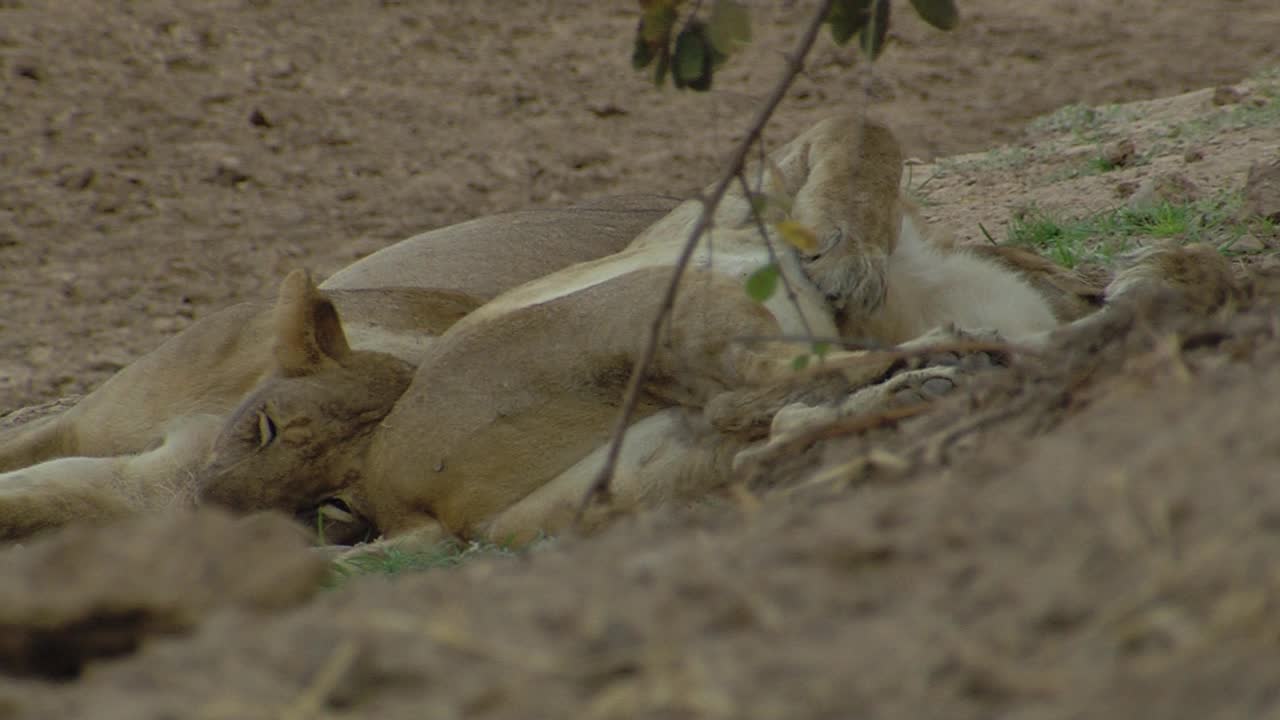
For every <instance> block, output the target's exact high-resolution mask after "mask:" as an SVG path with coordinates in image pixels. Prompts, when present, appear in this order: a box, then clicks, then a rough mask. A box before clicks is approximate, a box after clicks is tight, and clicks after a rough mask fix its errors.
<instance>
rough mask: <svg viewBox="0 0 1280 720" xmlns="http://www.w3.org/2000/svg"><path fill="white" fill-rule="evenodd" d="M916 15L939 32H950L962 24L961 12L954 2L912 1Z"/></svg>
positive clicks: (944, 0)
mask: <svg viewBox="0 0 1280 720" xmlns="http://www.w3.org/2000/svg"><path fill="white" fill-rule="evenodd" d="M911 5H912V6H913V7H914V8H915V9H916V14H918V15H919V16H920V18H921V19H922V20H924V21H925V22H927V23H929V24H930V25H932V26H934V27H936V28H938V29H939V30H950V29H952V28H954V27H955V26H956V25H959V24H960V11H959V10H957V9H956V4H955V3H954V2H953V1H952V0H911Z"/></svg>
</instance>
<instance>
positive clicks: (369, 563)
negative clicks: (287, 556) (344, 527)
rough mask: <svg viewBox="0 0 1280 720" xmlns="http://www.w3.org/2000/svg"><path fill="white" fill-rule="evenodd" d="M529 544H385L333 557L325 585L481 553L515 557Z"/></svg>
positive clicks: (441, 565) (448, 564) (453, 562)
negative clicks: (374, 549)
mask: <svg viewBox="0 0 1280 720" xmlns="http://www.w3.org/2000/svg"><path fill="white" fill-rule="evenodd" d="M538 542H542V541H538ZM534 544H537V543H534ZM529 547H532V545H529V546H524V547H522V548H520V549H518V550H517V549H514V548H512V547H510V546H504V545H495V544H492V543H480V542H471V543H464V542H461V541H458V540H445V541H442V542H440V543H437V544H436V545H433V546H431V547H429V548H420V549H401V548H388V549H386V550H384V551H381V552H378V553H371V554H369V555H365V556H362V557H352V558H349V559H343V560H335V561H334V562H333V563H332V574H331V576H330V582H329V587H337V586H339V585H342V584H343V583H345V582H346V581H348V580H350V579H352V578H355V577H360V576H364V575H401V574H404V573H410V572H424V571H429V570H440V569H445V568H453V567H457V566H459V565H461V564H463V563H465V562H468V561H470V560H474V559H477V558H482V557H517V556H519V555H521V554H522V553H524V552H525V551H526V550H527V549H528V548H529Z"/></svg>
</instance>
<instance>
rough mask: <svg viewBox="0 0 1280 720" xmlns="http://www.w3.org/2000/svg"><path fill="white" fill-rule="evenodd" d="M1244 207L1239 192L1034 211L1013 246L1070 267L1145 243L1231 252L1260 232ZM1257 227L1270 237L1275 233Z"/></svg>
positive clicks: (1021, 223) (1020, 218) (1015, 233)
mask: <svg viewBox="0 0 1280 720" xmlns="http://www.w3.org/2000/svg"><path fill="white" fill-rule="evenodd" d="M1242 203H1243V198H1242V196H1241V194H1240V193H1239V192H1233V193H1224V194H1222V195H1219V196H1216V197H1213V198H1206V199H1203V200H1197V201H1194V202H1190V203H1179V204H1175V203H1161V204H1158V205H1154V206H1152V207H1149V208H1140V209H1134V208H1128V207H1122V208H1116V209H1112V210H1104V211H1102V212H1099V213H1094V214H1091V215H1085V216H1079V217H1069V216H1065V215H1058V214H1055V213H1051V212H1047V211H1044V210H1040V209H1038V208H1031V209H1029V210H1025V211H1022V212H1019V213H1016V214H1015V215H1014V217H1013V221H1012V222H1011V223H1010V224H1009V239H1008V242H1009V244H1011V245H1020V246H1024V247H1030V248H1034V249H1036V250H1038V251H1039V252H1041V253H1043V254H1045V255H1046V256H1048V257H1049V258H1051V259H1052V260H1053V261H1054V262H1057V263H1059V264H1061V265H1063V266H1065V267H1075V266H1077V265H1079V264H1081V263H1085V262H1099V263H1103V264H1110V263H1111V262H1113V261H1114V259H1115V258H1116V256H1117V255H1120V254H1122V253H1124V252H1127V251H1128V250H1131V249H1133V248H1135V247H1137V246H1139V245H1140V244H1141V241H1142V240H1174V241H1177V242H1180V243H1184V244H1186V243H1194V242H1202V243H1208V244H1212V245H1216V246H1217V247H1218V249H1219V250H1221V251H1223V252H1230V249H1231V246H1232V245H1233V244H1234V243H1235V242H1236V241H1237V240H1239V239H1240V237H1241V236H1243V235H1244V234H1245V233H1247V232H1249V231H1250V229H1255V228H1254V227H1253V226H1254V224H1255V223H1254V222H1241V221H1240V220H1238V217H1239V215H1240V206H1241V204H1242ZM1257 222H1258V223H1263V224H1268V225H1270V223H1265V221H1257ZM1256 229H1258V230H1260V231H1261V232H1264V233H1265V232H1270V230H1271V228H1256Z"/></svg>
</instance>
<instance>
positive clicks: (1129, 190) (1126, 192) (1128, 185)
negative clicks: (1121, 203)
mask: <svg viewBox="0 0 1280 720" xmlns="http://www.w3.org/2000/svg"><path fill="white" fill-rule="evenodd" d="M1137 191H1138V183H1137V182H1135V181H1133V180H1124V181H1121V182H1118V183H1116V187H1115V193H1116V197H1118V198H1127V197H1132V196H1133V194H1134V193H1135V192H1137Z"/></svg>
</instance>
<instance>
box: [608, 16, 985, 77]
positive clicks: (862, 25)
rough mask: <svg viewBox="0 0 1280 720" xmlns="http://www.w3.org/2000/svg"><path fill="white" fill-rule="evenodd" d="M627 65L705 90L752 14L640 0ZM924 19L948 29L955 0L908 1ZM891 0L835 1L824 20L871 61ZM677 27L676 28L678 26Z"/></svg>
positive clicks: (742, 41)
mask: <svg viewBox="0 0 1280 720" xmlns="http://www.w3.org/2000/svg"><path fill="white" fill-rule="evenodd" d="M639 2H640V10H641V12H640V23H639V25H638V26H637V27H636V36H635V43H634V45H633V48H632V51H631V65H632V67H634V68H635V69H636V70H644V69H646V68H648V67H650V66H652V67H653V82H654V84H655V85H657V86H659V87H661V86H662V85H663V84H664V83H665V82H666V80H667V76H668V75H669V76H670V77H671V83H672V84H673V85H675V86H676V88H678V89H682V90H683V89H686V88H687V89H689V90H697V91H706V90H710V89H711V81H712V78H713V77H714V76H715V72H716V70H718V69H719V68H720V66H721V65H723V64H724V62H725V61H726V60H728V59H729V56H730V55H732V54H733V53H734V52H736V51H738V50H739V49H741V48H742V47H743V46H744V45H746V44H747V43H749V42H751V14H750V11H749V10H748V9H747V7H746V5H744V4H743V3H742V2H739V0H714V2H713V3H711V11H710V14H709V15H708V16H707V17H706V18H705V19H703V18H702V17H700V16H699V9H700V8H701V6H702V3H701V2H698V3H695V5H694V9H693V10H692V11H691V12H689V14H688V15H687V16H686V17H685V19H684V22H683V23H681V22H680V15H681V11H682V9H683V7H684V5H685V0H639ZM910 2H911V6H912V7H913V8H915V11H916V13H917V14H918V15H920V17H921V18H923V19H924V21H925V22H927V23H929V24H930V25H933V26H934V27H936V28H939V29H941V30H950V29H952V28H954V27H955V26H956V25H957V24H958V23H959V22H960V13H959V11H958V10H957V9H956V5H955V0H910ZM889 8H890V0H834V1H833V2H832V3H831V8H830V10H829V11H828V12H827V17H826V19H825V22H826V24H827V25H828V26H829V28H830V30H831V37H832V39H833V40H835V41H836V44H838V45H846V44H848V43H849V41H850V40H852V39H853V38H854V37H855V36H856V37H857V38H858V43H859V45H860V46H861V48H862V51H863V52H864V53H866V55H867V57H868V58H871V59H872V60H874V59H876V58H877V57H879V56H880V53H881V51H883V50H884V45H885V40H886V38H887V37H888V35H889V16H890V10H889ZM677 26H679V29H678V30H677Z"/></svg>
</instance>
